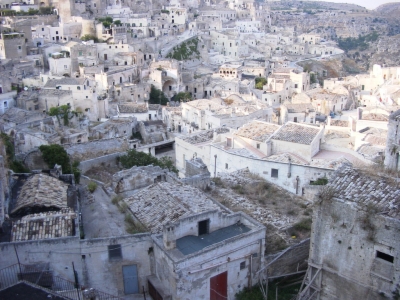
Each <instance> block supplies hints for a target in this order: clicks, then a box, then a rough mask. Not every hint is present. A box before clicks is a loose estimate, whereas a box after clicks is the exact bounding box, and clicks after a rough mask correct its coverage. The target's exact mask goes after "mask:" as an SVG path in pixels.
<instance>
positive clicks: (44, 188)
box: [11, 173, 68, 213]
mask: <svg viewBox="0 0 400 300" xmlns="http://www.w3.org/2000/svg"><path fill="white" fill-rule="evenodd" d="M67 189H68V184H67V183H65V182H63V181H61V180H59V179H57V178H54V177H51V176H49V175H45V174H42V173H41V174H35V175H32V176H31V177H29V178H28V180H27V181H26V182H25V183H24V185H23V186H22V188H21V191H20V193H19V195H18V198H17V201H16V205H15V207H14V209H13V210H12V212H11V213H15V212H17V211H18V210H20V209H24V208H29V207H56V208H59V209H61V208H67Z"/></svg>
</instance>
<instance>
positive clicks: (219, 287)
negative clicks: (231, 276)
mask: <svg viewBox="0 0 400 300" xmlns="http://www.w3.org/2000/svg"><path fill="white" fill-rule="evenodd" d="M227 282H228V272H224V273H221V274H219V275H217V276H214V277H211V278H210V300H226V299H228V289H227Z"/></svg>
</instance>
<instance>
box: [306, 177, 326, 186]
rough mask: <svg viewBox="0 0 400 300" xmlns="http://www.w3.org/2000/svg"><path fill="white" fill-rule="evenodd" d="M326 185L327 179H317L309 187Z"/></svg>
mask: <svg viewBox="0 0 400 300" xmlns="http://www.w3.org/2000/svg"><path fill="white" fill-rule="evenodd" d="M327 184H328V178H325V177H323V178H318V179H317V180H316V181H314V182H311V183H310V185H327Z"/></svg>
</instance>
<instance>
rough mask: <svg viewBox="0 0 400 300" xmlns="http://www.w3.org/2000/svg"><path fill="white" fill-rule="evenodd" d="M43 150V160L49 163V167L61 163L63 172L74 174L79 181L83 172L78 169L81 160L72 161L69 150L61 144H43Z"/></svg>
mask: <svg viewBox="0 0 400 300" xmlns="http://www.w3.org/2000/svg"><path fill="white" fill-rule="evenodd" d="M39 150H40V152H42V157H43V160H44V161H45V162H46V163H47V164H48V166H49V168H54V165H56V164H57V165H60V166H61V168H62V172H63V174H74V177H75V182H76V183H79V180H80V177H81V172H80V170H79V169H78V166H79V161H74V162H73V163H71V161H70V159H69V156H68V153H67V151H65V149H64V147H63V146H61V145H56V144H54V145H42V146H40V147H39Z"/></svg>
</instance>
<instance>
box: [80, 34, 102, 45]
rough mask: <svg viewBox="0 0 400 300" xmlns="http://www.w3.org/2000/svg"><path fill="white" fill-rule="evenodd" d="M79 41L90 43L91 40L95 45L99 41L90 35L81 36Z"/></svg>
mask: <svg viewBox="0 0 400 300" xmlns="http://www.w3.org/2000/svg"><path fill="white" fill-rule="evenodd" d="M81 40H82V41H91V40H93V41H94V42H95V43H99V42H100V40H99V39H98V38H97V37H96V36H94V35H91V34H85V35H83V36H82V37H81Z"/></svg>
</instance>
